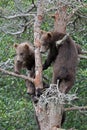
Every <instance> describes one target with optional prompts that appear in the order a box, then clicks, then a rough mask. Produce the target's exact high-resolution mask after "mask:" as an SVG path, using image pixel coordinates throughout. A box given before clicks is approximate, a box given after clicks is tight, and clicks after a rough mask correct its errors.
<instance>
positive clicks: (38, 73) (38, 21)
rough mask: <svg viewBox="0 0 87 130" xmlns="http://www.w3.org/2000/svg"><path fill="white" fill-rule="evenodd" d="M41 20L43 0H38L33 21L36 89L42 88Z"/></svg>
mask: <svg viewBox="0 0 87 130" xmlns="http://www.w3.org/2000/svg"><path fill="white" fill-rule="evenodd" d="M42 20H43V0H38V3H37V16H36V18H35V23H34V45H35V87H36V90H37V89H42V88H43V84H42V62H41V54H40V50H39V47H40V42H39V38H40V33H39V32H40V26H41V23H42Z"/></svg>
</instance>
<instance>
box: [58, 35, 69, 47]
mask: <svg viewBox="0 0 87 130" xmlns="http://www.w3.org/2000/svg"><path fill="white" fill-rule="evenodd" d="M68 37H69V34H66V35H65V36H64V37H63V38H62V40H59V41H56V45H57V46H58V45H61V44H63V43H64V41H65V40H66V39H67V38H68Z"/></svg>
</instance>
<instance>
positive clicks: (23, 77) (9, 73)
mask: <svg viewBox="0 0 87 130" xmlns="http://www.w3.org/2000/svg"><path fill="white" fill-rule="evenodd" d="M0 71H1V72H3V73H5V74H7V75H10V76H14V77H18V78H22V79H25V80H29V81H30V82H32V83H34V79H33V78H29V77H27V76H25V75H19V74H16V73H14V72H10V71H7V70H4V69H2V68H0Z"/></svg>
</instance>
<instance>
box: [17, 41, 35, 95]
mask: <svg viewBox="0 0 87 130" xmlns="http://www.w3.org/2000/svg"><path fill="white" fill-rule="evenodd" d="M14 47H15V50H16V56H15V60H14V71H15V73H18V74H20V71H21V69H22V68H26V69H27V70H29V76H30V77H32V78H34V76H35V72H34V71H35V70H34V69H35V56H34V49H33V46H32V45H30V44H29V43H28V42H24V43H21V44H14ZM26 87H27V93H29V94H32V95H34V94H35V87H34V85H33V83H31V82H29V81H28V80H26Z"/></svg>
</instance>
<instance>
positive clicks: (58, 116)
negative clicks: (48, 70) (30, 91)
mask: <svg viewBox="0 0 87 130" xmlns="http://www.w3.org/2000/svg"><path fill="white" fill-rule="evenodd" d="M44 2H45V1H44V0H38V4H37V16H36V18H35V24H34V44H35V47H36V49H35V64H36V66H35V71H36V78H35V87H36V89H38V88H43V85H42V64H41V55H40V51H39V47H40V42H39V38H40V34H39V32H40V26H41V23H42V20H43V12H44ZM65 9H66V8H65V7H64V8H62V12H61V14H60V16H59V14H58V16H59V17H55V24H54V26H55V29H57V31H59V30H61V32H65V31H66V23H65V16H64V15H65V13H66V12H65ZM63 13H64V14H63ZM56 15H57V14H56ZM61 16H62V18H61ZM63 17H64V19H63ZM60 18H61V19H60ZM61 21H62V22H61ZM61 23H62V25H61ZM39 100H40V99H39ZM45 100H46V99H45ZM34 108H35V113H36V117H37V120H38V123H39V128H40V130H57V129H58V128H61V120H62V114H63V105H61V104H60V103H57V102H56V101H52V100H51V101H50V102H48V103H47V104H44V103H43V102H42V104H39V101H38V103H36V104H34Z"/></svg>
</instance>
